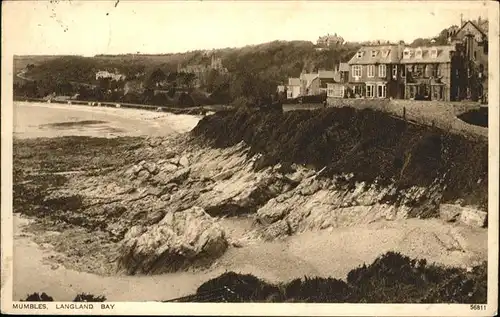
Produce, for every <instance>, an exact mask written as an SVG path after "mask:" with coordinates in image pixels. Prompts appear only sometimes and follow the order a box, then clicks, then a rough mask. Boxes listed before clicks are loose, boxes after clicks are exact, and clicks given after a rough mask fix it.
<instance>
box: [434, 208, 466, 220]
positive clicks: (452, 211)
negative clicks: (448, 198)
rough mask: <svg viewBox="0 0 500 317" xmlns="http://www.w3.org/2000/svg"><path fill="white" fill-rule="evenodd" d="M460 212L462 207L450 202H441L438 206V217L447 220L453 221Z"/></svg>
mask: <svg viewBox="0 0 500 317" xmlns="http://www.w3.org/2000/svg"><path fill="white" fill-rule="evenodd" d="M461 213H462V207H460V206H457V205H451V204H441V205H440V206H439V217H440V218H441V219H442V220H444V221H447V222H455V221H456V220H457V218H458V217H459V216H460V214H461Z"/></svg>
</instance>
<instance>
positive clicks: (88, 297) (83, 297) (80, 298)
mask: <svg viewBox="0 0 500 317" xmlns="http://www.w3.org/2000/svg"><path fill="white" fill-rule="evenodd" d="M105 301H106V297H105V296H101V295H99V296H95V295H92V294H86V293H81V294H78V295H76V297H75V299H73V302H105Z"/></svg>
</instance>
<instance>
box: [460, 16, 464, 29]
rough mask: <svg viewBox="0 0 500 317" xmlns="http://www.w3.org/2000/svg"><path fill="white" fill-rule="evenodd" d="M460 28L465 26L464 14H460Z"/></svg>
mask: <svg viewBox="0 0 500 317" xmlns="http://www.w3.org/2000/svg"><path fill="white" fill-rule="evenodd" d="M460 26H461V27H462V26H464V14H463V13H460Z"/></svg>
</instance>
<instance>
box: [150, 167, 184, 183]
mask: <svg viewBox="0 0 500 317" xmlns="http://www.w3.org/2000/svg"><path fill="white" fill-rule="evenodd" d="M190 172H191V169H190V168H189V167H184V168H181V169H179V170H176V171H175V172H173V173H171V172H167V171H161V172H159V173H158V174H157V175H156V176H155V178H156V179H157V180H158V182H159V183H160V184H168V183H175V184H180V183H182V182H184V181H185V180H186V179H187V178H188V177H189V173H190Z"/></svg>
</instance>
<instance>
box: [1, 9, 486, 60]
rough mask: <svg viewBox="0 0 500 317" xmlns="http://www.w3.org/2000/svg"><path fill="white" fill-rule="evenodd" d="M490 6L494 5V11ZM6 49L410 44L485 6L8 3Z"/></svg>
mask: <svg viewBox="0 0 500 317" xmlns="http://www.w3.org/2000/svg"><path fill="white" fill-rule="evenodd" d="M490 5H491V3H490ZM2 6H3V8H2V24H3V26H2V29H3V30H4V32H5V34H6V35H5V37H4V32H2V37H3V38H2V41H5V42H6V43H8V44H7V45H8V47H9V49H10V50H11V51H12V52H13V54H16V55H31V54H38V55H43V54H61V55H62V54H64V55H67V54H75V55H85V56H92V55H95V54H126V53H137V52H140V53H144V54H146V53H147V54H162V53H175V52H186V51H191V50H198V49H214V48H225V47H242V46H245V45H252V44H259V43H265V42H270V41H274V40H288V41H289V40H306V41H312V42H316V40H317V39H318V37H319V36H321V35H325V34H327V33H330V34H333V33H337V34H338V35H340V36H342V37H343V38H344V39H345V40H346V41H365V40H378V39H384V40H389V41H399V40H404V41H405V42H411V41H413V40H414V39H415V38H418V37H432V36H436V35H437V34H438V33H439V32H440V31H441V30H442V29H443V28H445V27H448V26H450V25H453V24H456V25H458V24H460V14H463V18H464V19H465V20H466V19H477V17H478V16H482V17H483V18H484V17H488V10H487V8H488V7H487V2H481V1H472V2H467V1H457V2H455V1H442V2H424V1H410V2H402V1H397V2H396V1H389V2H382V1H367V2H363V1H340V2H335V1H269V0H268V1H159V0H157V1H131V0H129V1H125V0H121V1H116V0H113V1H95V0H94V1H90V0H87V1H76V0H71V1H69V0H66V1H63V0H61V1H37V2H33V1H7V2H3V3H2Z"/></svg>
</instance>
